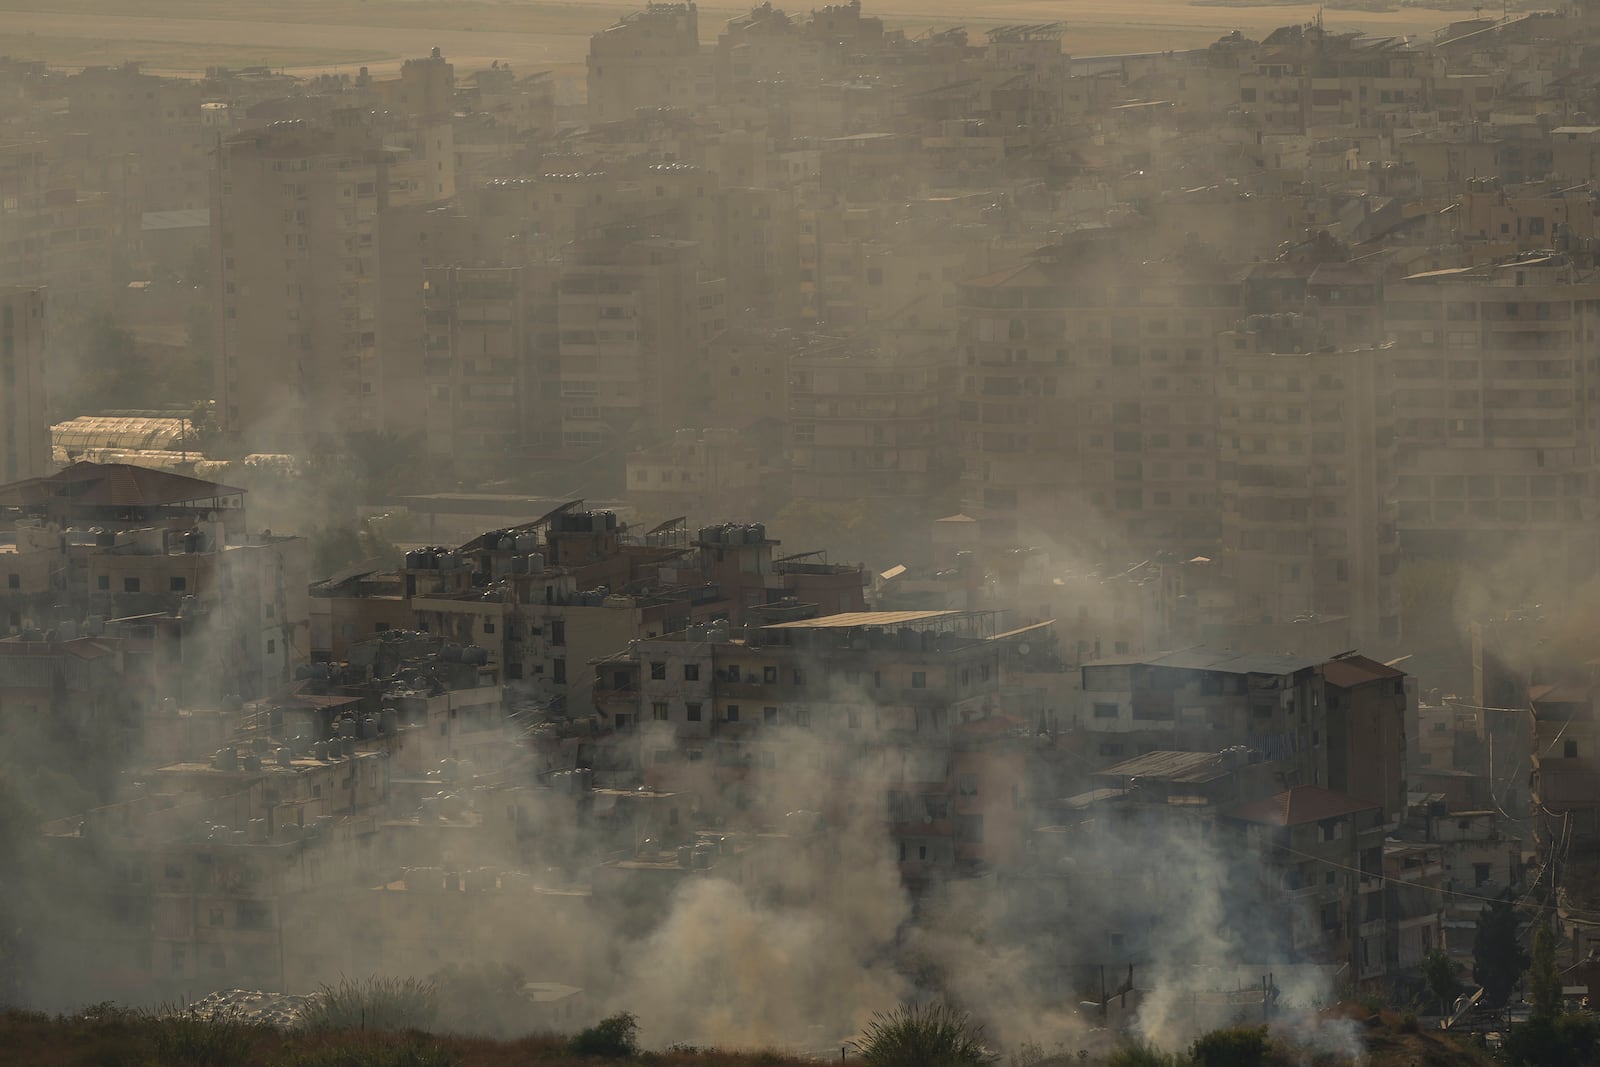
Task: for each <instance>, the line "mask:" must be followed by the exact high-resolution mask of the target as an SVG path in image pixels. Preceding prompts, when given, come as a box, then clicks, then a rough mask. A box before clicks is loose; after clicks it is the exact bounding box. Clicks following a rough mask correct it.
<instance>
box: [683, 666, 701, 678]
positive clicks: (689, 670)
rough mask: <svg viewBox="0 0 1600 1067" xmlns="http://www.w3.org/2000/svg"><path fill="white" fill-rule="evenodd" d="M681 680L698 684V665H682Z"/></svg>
mask: <svg viewBox="0 0 1600 1067" xmlns="http://www.w3.org/2000/svg"><path fill="white" fill-rule="evenodd" d="M683 680H684V681H686V682H698V681H699V680H700V664H698V663H685V664H684V665H683Z"/></svg>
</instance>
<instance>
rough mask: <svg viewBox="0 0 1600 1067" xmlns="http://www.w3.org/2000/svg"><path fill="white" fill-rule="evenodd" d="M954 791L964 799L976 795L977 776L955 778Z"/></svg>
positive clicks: (966, 775) (969, 775)
mask: <svg viewBox="0 0 1600 1067" xmlns="http://www.w3.org/2000/svg"><path fill="white" fill-rule="evenodd" d="M956 790H957V792H959V793H960V794H961V795H962V796H964V797H975V796H977V795H978V776H977V775H976V774H963V775H959V776H958V777H957V778H956Z"/></svg>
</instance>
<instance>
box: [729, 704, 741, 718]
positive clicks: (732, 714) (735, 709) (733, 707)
mask: <svg viewBox="0 0 1600 1067" xmlns="http://www.w3.org/2000/svg"><path fill="white" fill-rule="evenodd" d="M727 715H728V721H729V722H738V721H739V705H737V704H729V705H728V712H727Z"/></svg>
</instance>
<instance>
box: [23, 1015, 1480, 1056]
mask: <svg viewBox="0 0 1600 1067" xmlns="http://www.w3.org/2000/svg"><path fill="white" fill-rule="evenodd" d="M1330 1014H1331V1017H1333V1018H1340V1017H1343V1018H1349V1019H1351V1020H1353V1022H1354V1032H1355V1034H1356V1035H1357V1036H1358V1039H1359V1041H1360V1043H1361V1044H1362V1045H1363V1046H1364V1047H1365V1050H1366V1051H1365V1055H1364V1057H1363V1059H1362V1060H1361V1063H1362V1064H1363V1067H1490V1065H1492V1064H1494V1063H1495V1061H1494V1060H1493V1059H1492V1058H1490V1057H1489V1056H1488V1055H1487V1054H1486V1053H1484V1052H1481V1051H1479V1050H1478V1049H1476V1048H1469V1047H1465V1046H1463V1045H1461V1044H1458V1043H1457V1042H1455V1041H1453V1040H1452V1039H1450V1038H1449V1037H1447V1036H1446V1035H1444V1034H1442V1033H1439V1032H1429V1031H1419V1030H1417V1029H1416V1027H1415V1023H1414V1020H1408V1019H1405V1018H1402V1017H1401V1016H1398V1015H1395V1014H1393V1013H1388V1012H1385V1013H1383V1014H1381V1015H1368V1014H1367V1013H1366V1012H1364V1011H1362V1010H1361V1009H1358V1008H1353V1007H1352V1008H1349V1009H1344V1010H1340V1011H1337V1012H1334V1013H1330ZM616 1018H619V1019H620V1018H623V1017H620V1016H619V1017H616ZM612 1029H615V1027H613V1028H612ZM596 1034H599V1035H600V1036H601V1037H602V1038H605V1037H607V1036H608V1035H609V1036H611V1037H615V1036H617V1035H615V1034H611V1033H610V1031H608V1030H607V1029H606V1027H605V1024H601V1025H600V1026H597V1027H595V1028H594V1029H593V1030H590V1031H586V1032H585V1034H583V1035H576V1036H574V1037H564V1036H560V1035H554V1034H546V1035H536V1036H530V1037H523V1038H518V1039H515V1040H505V1041H497V1040H492V1039H487V1038H474V1037H460V1036H444V1035H433V1034H426V1033H422V1032H420V1031H409V1032H396V1031H381V1030H372V1029H365V1030H363V1029H358V1028H349V1029H334V1030H319V1031H310V1032H285V1031H282V1030H277V1029H273V1028H271V1027H267V1026H256V1025H250V1024H244V1023H237V1022H229V1021H227V1020H205V1021H202V1020H195V1019H181V1018H180V1019H174V1018H161V1017H158V1016H156V1015H153V1014H149V1013H143V1012H126V1011H121V1010H117V1009H111V1008H104V1007H102V1008H98V1009H91V1010H89V1011H87V1012H85V1013H84V1014H82V1015H78V1016H72V1017H60V1016H58V1017H51V1016H47V1015H42V1014H37V1013H29V1012H21V1011H12V1012H7V1013H5V1014H0V1048H4V1049H5V1060H6V1062H10V1063H26V1064H29V1065H31V1067H527V1065H530V1064H540V1065H545V1067H580V1065H586V1064H591V1065H592V1064H596V1063H607V1062H609V1063H616V1064H649V1065H652V1067H689V1065H696V1067H754V1065H757V1064H759V1065H763V1067H773V1065H778V1067H781V1065H783V1064H801V1063H808V1062H815V1061H808V1060H804V1059H800V1058H796V1057H793V1056H788V1055H784V1054H782V1053H778V1052H772V1051H755V1052H720V1051H717V1050H714V1049H692V1048H677V1049H671V1050H668V1051H664V1052H637V1051H634V1052H629V1051H627V1050H628V1049H629V1048H631V1047H632V1046H631V1040H629V1041H622V1042H618V1043H608V1042H607V1041H606V1040H600V1041H595V1040H594V1037H595V1035H596ZM1256 1034H1259V1031H1255V1030H1249V1029H1244V1030H1234V1031H1221V1032H1218V1033H1217V1034H1212V1035H1208V1036H1207V1037H1206V1038H1205V1039H1202V1041H1201V1042H1199V1043H1197V1045H1196V1046H1195V1047H1194V1048H1192V1049H1191V1050H1187V1051H1185V1052H1183V1053H1180V1054H1177V1055H1170V1054H1166V1053H1162V1052H1158V1051H1154V1050H1150V1049H1144V1048H1140V1047H1137V1046H1131V1045H1130V1046H1128V1047H1125V1048H1123V1049H1120V1050H1118V1051H1116V1052H1113V1053H1112V1054H1110V1055H1109V1056H1107V1057H1103V1058H1100V1057H1082V1056H1080V1055H1078V1054H1069V1053H1048V1052H1045V1051H1043V1050H1040V1049H1037V1048H1034V1049H1029V1050H1024V1051H1023V1052H1021V1053H1013V1054H1012V1055H1010V1056H1007V1057H1001V1058H999V1059H997V1060H994V1061H992V1062H994V1063H996V1064H997V1067H1095V1065H1105V1067H1305V1065H1308V1064H1309V1065H1312V1067H1345V1065H1347V1064H1352V1063H1354V1062H1355V1061H1354V1060H1352V1059H1351V1058H1349V1057H1348V1056H1345V1055H1340V1054H1338V1053H1335V1052H1316V1051H1309V1052H1308V1051H1307V1050H1306V1049H1303V1048H1292V1047H1290V1046H1288V1045H1285V1044H1284V1043H1282V1042H1281V1041H1280V1040H1278V1039H1276V1038H1265V1039H1261V1040H1259V1041H1257V1040H1254V1039H1252V1035H1256ZM1219 1056H1220V1057H1221V1058H1219ZM1241 1057H1243V1058H1241ZM832 1062H838V1061H836V1060H835V1061H832ZM848 1062H849V1063H851V1064H856V1065H861V1064H864V1063H866V1062H868V1061H867V1060H863V1059H856V1058H852V1059H851V1060H849V1061H848ZM885 1062H888V1061H885ZM895 1067H900V1065H899V1064H898V1062H897V1061H896V1062H895ZM905 1067H910V1065H909V1064H906V1065H905ZM923 1067H926V1065H923Z"/></svg>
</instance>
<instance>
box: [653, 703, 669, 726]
mask: <svg viewBox="0 0 1600 1067" xmlns="http://www.w3.org/2000/svg"><path fill="white" fill-rule="evenodd" d="M650 714H651V717H652V718H654V719H655V720H656V722H666V721H667V702H666V701H664V700H657V701H656V702H654V703H653V704H651V705H650Z"/></svg>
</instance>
